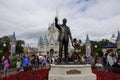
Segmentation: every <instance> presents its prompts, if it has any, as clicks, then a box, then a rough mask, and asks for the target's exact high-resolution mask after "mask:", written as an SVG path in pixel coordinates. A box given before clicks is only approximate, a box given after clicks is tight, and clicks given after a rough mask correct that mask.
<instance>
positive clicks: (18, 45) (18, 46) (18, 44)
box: [16, 40, 25, 54]
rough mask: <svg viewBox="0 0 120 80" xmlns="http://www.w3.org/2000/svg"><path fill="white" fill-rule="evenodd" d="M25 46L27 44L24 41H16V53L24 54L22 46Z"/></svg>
mask: <svg viewBox="0 0 120 80" xmlns="http://www.w3.org/2000/svg"><path fill="white" fill-rule="evenodd" d="M24 44H25V42H24V41H23V40H17V41H16V53H18V54H21V53H23V52H24V48H23V46H22V45H24Z"/></svg>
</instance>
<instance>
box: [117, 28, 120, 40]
mask: <svg viewBox="0 0 120 80" xmlns="http://www.w3.org/2000/svg"><path fill="white" fill-rule="evenodd" d="M117 41H120V32H119V30H118V34H117Z"/></svg>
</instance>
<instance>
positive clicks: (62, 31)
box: [55, 17, 72, 63]
mask: <svg viewBox="0 0 120 80" xmlns="http://www.w3.org/2000/svg"><path fill="white" fill-rule="evenodd" d="M66 23H67V19H66V18H64V19H63V24H58V19H57V17H55V26H56V28H57V29H58V30H59V35H58V41H59V59H58V62H59V63H61V61H62V52H63V50H64V55H65V62H66V63H68V43H69V38H70V40H71V43H72V36H71V31H70V28H69V27H68V26H67V25H66ZM63 48H64V49H63Z"/></svg>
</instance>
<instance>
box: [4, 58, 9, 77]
mask: <svg viewBox="0 0 120 80" xmlns="http://www.w3.org/2000/svg"><path fill="white" fill-rule="evenodd" d="M9 66H10V63H9V59H8V58H7V57H5V58H4V76H7V75H8V68H9Z"/></svg>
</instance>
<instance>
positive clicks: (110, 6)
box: [0, 0, 120, 46]
mask: <svg viewBox="0 0 120 80" xmlns="http://www.w3.org/2000/svg"><path fill="white" fill-rule="evenodd" d="M56 8H57V10H58V16H59V22H60V23H62V19H63V18H66V19H67V25H68V26H69V27H70V29H71V33H72V37H73V38H77V39H81V40H82V42H85V39H86V35H87V34H88V35H89V38H90V40H97V41H99V40H102V39H110V38H111V36H112V34H115V35H116V36H117V31H118V30H120V0H0V37H2V36H5V35H11V34H12V33H13V32H15V33H16V38H17V40H20V39H21V40H24V41H25V43H26V44H29V45H30V46H37V43H38V40H39V37H40V36H43V35H44V34H45V33H46V34H47V30H48V25H49V23H52V22H53V21H54V18H55V16H56Z"/></svg>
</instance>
